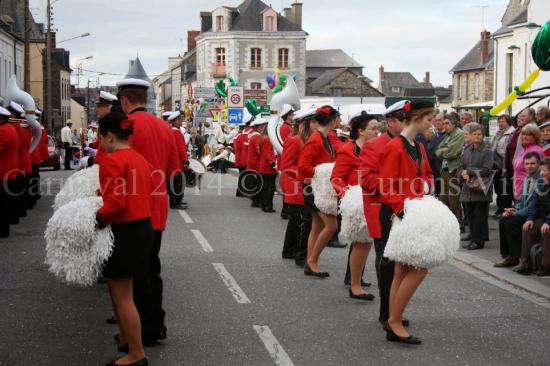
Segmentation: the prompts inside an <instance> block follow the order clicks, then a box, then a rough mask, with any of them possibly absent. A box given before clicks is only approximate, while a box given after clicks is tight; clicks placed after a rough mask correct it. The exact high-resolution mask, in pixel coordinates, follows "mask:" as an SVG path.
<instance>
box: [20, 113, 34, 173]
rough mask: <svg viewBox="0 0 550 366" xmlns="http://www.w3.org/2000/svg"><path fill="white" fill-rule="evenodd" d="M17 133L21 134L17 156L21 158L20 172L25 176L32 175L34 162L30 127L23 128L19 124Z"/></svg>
mask: <svg viewBox="0 0 550 366" xmlns="http://www.w3.org/2000/svg"><path fill="white" fill-rule="evenodd" d="M16 125H18V126H19V128H18V129H17V132H18V133H19V149H18V151H17V156H18V158H19V170H21V172H23V173H25V174H29V173H32V160H31V153H30V151H29V150H30V148H31V140H32V134H31V130H30V127H22V126H21V125H19V124H16Z"/></svg>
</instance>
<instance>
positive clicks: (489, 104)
mask: <svg viewBox="0 0 550 366" xmlns="http://www.w3.org/2000/svg"><path fill="white" fill-rule="evenodd" d="M494 105H495V103H494V102H493V101H492V100H490V101H487V102H478V103H472V104H466V105H461V106H460V107H458V108H473V109H480V108H489V107H493V106H494Z"/></svg>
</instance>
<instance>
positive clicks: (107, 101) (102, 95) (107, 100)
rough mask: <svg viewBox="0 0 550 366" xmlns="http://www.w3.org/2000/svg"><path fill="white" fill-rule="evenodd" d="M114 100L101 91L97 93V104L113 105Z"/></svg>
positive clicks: (108, 94) (110, 95) (114, 98)
mask: <svg viewBox="0 0 550 366" xmlns="http://www.w3.org/2000/svg"><path fill="white" fill-rule="evenodd" d="M115 100H118V98H117V97H116V96H114V95H113V94H111V93H107V92H106V91H103V90H102V91H100V92H99V100H98V101H97V104H113V102H114V101H115Z"/></svg>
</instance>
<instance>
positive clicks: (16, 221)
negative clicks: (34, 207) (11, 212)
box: [10, 217, 19, 225]
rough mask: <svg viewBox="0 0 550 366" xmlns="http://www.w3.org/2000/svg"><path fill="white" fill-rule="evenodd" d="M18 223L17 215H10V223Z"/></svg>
mask: <svg viewBox="0 0 550 366" xmlns="http://www.w3.org/2000/svg"><path fill="white" fill-rule="evenodd" d="M18 224H19V217H12V218H11V219H10V225H18Z"/></svg>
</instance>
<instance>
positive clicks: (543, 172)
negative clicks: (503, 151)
mask: <svg viewBox="0 0 550 366" xmlns="http://www.w3.org/2000/svg"><path fill="white" fill-rule="evenodd" d="M540 177H541V179H539V180H538V183H537V187H536V190H535V193H534V195H533V198H532V199H531V200H530V201H529V204H528V206H527V221H525V224H523V235H522V243H521V258H520V260H519V264H518V265H517V266H516V267H514V268H513V269H512V270H513V271H514V272H517V273H520V274H524V275H529V274H531V272H532V269H533V268H532V266H531V264H530V263H529V259H530V256H531V248H532V247H533V245H535V244H536V243H540V244H541V246H542V263H541V266H542V269H541V270H540V271H539V272H537V273H536V274H537V275H538V276H548V275H550V159H544V160H543V161H542V162H541V163H540Z"/></svg>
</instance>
